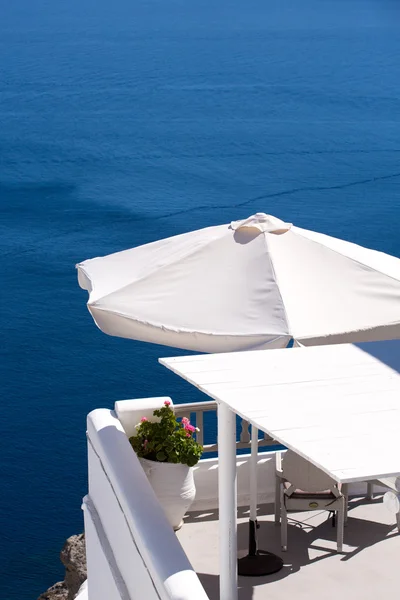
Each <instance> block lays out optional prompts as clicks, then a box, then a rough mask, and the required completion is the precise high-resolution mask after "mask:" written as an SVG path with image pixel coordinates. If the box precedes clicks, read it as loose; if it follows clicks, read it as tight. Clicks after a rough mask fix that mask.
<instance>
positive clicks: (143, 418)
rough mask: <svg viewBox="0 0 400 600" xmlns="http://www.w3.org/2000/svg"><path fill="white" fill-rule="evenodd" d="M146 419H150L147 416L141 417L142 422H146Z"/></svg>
mask: <svg viewBox="0 0 400 600" xmlns="http://www.w3.org/2000/svg"><path fill="white" fill-rule="evenodd" d="M146 421H148V418H147V417H142V418H141V419H140V422H141V423H146Z"/></svg>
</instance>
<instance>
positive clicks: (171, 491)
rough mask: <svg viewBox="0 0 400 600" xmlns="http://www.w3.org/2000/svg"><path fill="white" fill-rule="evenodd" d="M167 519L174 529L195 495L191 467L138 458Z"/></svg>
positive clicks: (177, 526) (179, 525) (180, 523)
mask: <svg viewBox="0 0 400 600" xmlns="http://www.w3.org/2000/svg"><path fill="white" fill-rule="evenodd" d="M139 460H140V463H141V465H142V467H143V469H144V472H145V473H146V475H147V478H148V480H149V481H150V483H151V486H152V488H153V490H154V492H155V494H156V496H157V498H158V500H159V501H160V504H161V506H162V507H163V509H164V512H165V514H166V516H167V519H168V521H169V522H170V524H171V525H172V527H173V528H174V530H175V531H176V530H177V529H179V528H180V527H182V524H183V521H182V519H183V516H184V515H185V513H186V511H187V510H188V509H189V508H190V506H191V504H192V502H193V500H194V498H195V495H196V487H195V485H194V478H193V467H188V466H187V465H182V464H173V463H162V462H156V461H154V460H147V458H139Z"/></svg>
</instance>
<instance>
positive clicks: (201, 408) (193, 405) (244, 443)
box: [174, 400, 279, 453]
mask: <svg viewBox="0 0 400 600" xmlns="http://www.w3.org/2000/svg"><path fill="white" fill-rule="evenodd" d="M174 411H175V414H176V416H177V417H188V418H191V415H192V414H194V415H195V423H196V427H198V428H199V429H200V431H199V432H198V433H197V434H196V438H197V441H198V442H199V444H202V446H203V452H204V453H206V452H207V453H209V452H217V451H218V442H216V443H215V444H204V432H203V424H204V419H203V415H204V413H205V412H216V411H217V402H216V400H206V401H205V402H189V403H188V404H174ZM249 426H250V423H249V422H248V421H246V420H245V419H242V420H241V431H240V439H239V441H238V442H237V443H236V447H237V448H238V449H242V448H245V449H250V445H251V435H250V432H249ZM277 445H279V442H277V441H276V440H274V439H272V438H271V437H270V436H269V435H268V434H264V436H263V438H262V439H259V440H258V446H259V447H262V448H267V447H269V446H277Z"/></svg>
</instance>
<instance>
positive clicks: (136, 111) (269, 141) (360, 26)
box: [0, 0, 400, 600]
mask: <svg viewBox="0 0 400 600" xmlns="http://www.w3.org/2000/svg"><path fill="white" fill-rule="evenodd" d="M399 16H400V14H399V4H398V2H397V0H393V1H391V0H334V1H333V0H332V1H330V0H303V2H299V1H298V0H286V1H284V2H282V1H281V0H280V1H278V0H250V1H249V2H242V1H239V0H233V1H231V2H223V1H221V0H216V1H215V0H214V1H211V0H202V1H200V2H188V1H183V0H181V1H180V0H170V1H169V2H165V0H114V1H113V2H106V0H96V1H94V0H92V1H91V0H79V1H78V0H69V2H64V1H61V0H51V1H50V0H13V2H6V0H2V1H0V86H1V88H0V124H1V127H0V207H1V220H0V229H1V242H0V243H1V311H0V320H1V327H0V331H1V336H2V343H1V347H0V348H1V349H0V352H1V360H0V373H1V396H2V397H1V405H0V411H1V430H2V431H1V436H0V444H1V448H0V472H1V476H2V482H1V490H2V493H1V495H0V510H1V515H0V519H1V523H0V525H1V529H0V530H1V538H0V546H1V553H2V556H1V565H2V574H1V580H0V598H1V599H2V600H35V598H37V596H38V595H39V593H40V592H42V591H44V590H45V589H46V588H47V587H48V586H49V585H50V584H52V583H53V582H55V581H56V580H58V579H60V578H62V568H61V565H60V563H59V562H58V557H57V555H58V552H59V549H60V547H61V546H62V544H63V541H64V539H65V538H66V537H67V536H69V535H70V534H72V533H77V532H79V531H81V530H82V515H81V511H80V502H81V498H82V496H83V495H84V494H85V491H86V464H85V460H86V457H85V415H86V414H87V412H88V411H90V410H91V409H93V408H95V407H102V406H106V407H111V406H112V405H113V403H114V401H115V400H116V399H121V398H129V397H141V396H148V395H158V394H162V395H168V394H169V395H171V396H173V398H174V399H175V400H176V401H179V402H182V401H189V400H193V399H199V398H200V396H199V395H196V394H195V393H194V392H193V390H192V389H191V387H190V386H189V385H188V384H185V383H184V382H181V381H179V380H178V378H176V377H175V376H173V375H172V374H171V373H169V372H167V371H166V370H165V369H163V368H162V367H161V366H159V365H158V364H157V360H156V359H157V357H159V356H168V355H172V354H174V353H175V351H173V350H171V349H168V348H160V347H154V346H149V345H145V344H140V343H135V342H131V341H124V340H118V339H113V338H110V337H107V336H105V335H104V334H102V333H101V332H100V331H98V330H97V329H96V327H95V326H94V324H93V322H92V320H91V318H90V316H89V314H88V313H87V311H86V308H85V301H86V295H85V293H84V292H83V291H82V290H80V289H79V288H78V285H77V283H76V274H75V270H74V265H75V263H76V262H78V261H81V260H83V259H85V258H89V257H93V256H97V255H103V254H107V253H110V252H114V251H117V250H122V249H124V248H127V247H131V246H134V245H137V244H143V243H145V242H149V241H152V240H155V239H157V238H159V237H165V236H169V235H173V234H177V233H181V232H185V231H189V230H191V229H195V228H199V227H203V226H207V225H212V224H219V223H224V222H228V221H231V220H233V219H239V218H245V217H247V216H248V215H250V214H252V213H254V212H257V211H264V212H267V213H272V214H274V215H277V216H279V217H280V218H282V219H285V220H288V221H291V222H294V223H295V224H297V225H299V226H302V227H308V228H311V229H317V230H320V231H323V232H325V233H329V234H332V235H336V236H340V237H344V238H346V239H351V240H354V241H356V242H358V243H361V244H364V245H367V246H370V247H374V248H377V249H380V250H384V251H386V252H389V253H392V254H394V255H397V256H400V238H399V234H398V230H399V217H400V187H399V185H400V163H399V159H400V83H399V82H400V73H399V64H400V63H399V59H400V56H399V55H400V37H399V26H400V22H399Z"/></svg>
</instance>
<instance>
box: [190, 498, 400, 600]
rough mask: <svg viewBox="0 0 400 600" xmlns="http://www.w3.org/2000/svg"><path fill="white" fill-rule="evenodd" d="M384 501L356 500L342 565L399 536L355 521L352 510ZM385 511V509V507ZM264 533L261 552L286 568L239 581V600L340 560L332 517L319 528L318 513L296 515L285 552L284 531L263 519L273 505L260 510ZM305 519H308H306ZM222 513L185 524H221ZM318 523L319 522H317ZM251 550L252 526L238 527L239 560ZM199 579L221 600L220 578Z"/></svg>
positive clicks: (242, 511) (242, 512)
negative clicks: (309, 568)
mask: <svg viewBox="0 0 400 600" xmlns="http://www.w3.org/2000/svg"><path fill="white" fill-rule="evenodd" d="M381 503H382V498H381V497H380V498H377V499H376V500H373V501H372V502H371V501H366V500H365V499H362V500H352V501H351V502H350V504H349V518H348V523H347V526H346V528H345V540H344V542H345V547H344V552H343V553H342V555H341V559H340V560H341V561H348V560H350V559H352V558H353V557H354V556H355V555H356V554H358V553H360V552H362V551H363V550H365V549H366V548H368V547H371V546H373V545H374V544H377V543H379V542H382V541H383V540H384V539H385V538H391V537H393V536H395V535H398V530H397V527H396V525H394V524H390V525H388V524H384V523H379V522H376V521H370V520H367V519H365V518H353V517H352V516H351V511H352V509H354V508H356V507H358V506H360V505H365V504H372V505H374V504H381ZM382 510H383V506H382ZM259 514H260V529H259V530H258V547H259V549H260V550H268V551H269V552H274V553H275V554H278V555H279V556H281V557H282V558H283V560H284V567H283V568H282V570H281V571H279V572H278V573H275V574H273V575H269V576H266V577H239V588H238V589H239V600H252V598H253V589H254V587H256V586H260V585H266V584H268V583H272V582H276V581H279V580H281V579H284V578H285V577H288V576H289V575H291V574H293V573H295V572H297V571H299V570H300V569H301V568H302V567H305V566H306V565H310V564H314V563H316V562H318V561H321V560H326V559H328V558H332V557H337V556H338V555H337V552H336V528H335V527H333V526H332V519H331V518H330V517H329V513H328V512H326V511H324V512H322V513H319V516H320V519H321V521H320V522H319V523H318V524H317V525H315V524H311V522H310V520H311V519H310V516H311V518H312V515H313V516H314V519H315V515H316V512H314V513H303V515H300V514H298V515H296V517H299V519H302V520H301V521H300V520H295V519H290V520H289V530H288V551H287V552H282V551H281V545H280V527H279V526H278V525H276V524H275V523H274V522H273V521H271V520H269V521H266V520H263V516H266V515H271V514H273V506H272V505H263V506H260V507H259ZM303 516H304V518H303ZM243 517H245V518H246V517H248V509H247V508H239V510H238V518H243ZM217 520H218V511H215V510H210V511H202V512H200V511H199V512H193V513H190V514H189V515H188V516H187V518H186V519H185V521H187V522H191V523H196V522H197V523H198V522H202V521H217ZM314 523H315V520H314ZM247 549H248V524H247V523H246V522H245V523H239V524H238V556H239V558H240V557H241V556H245V555H246V554H247ZM198 575H199V578H200V580H201V582H202V584H203V586H204V588H205V590H206V592H207V594H208V596H209V597H210V598H211V599H212V600H218V599H219V578H218V576H217V575H211V574H207V573H199V574H198Z"/></svg>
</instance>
